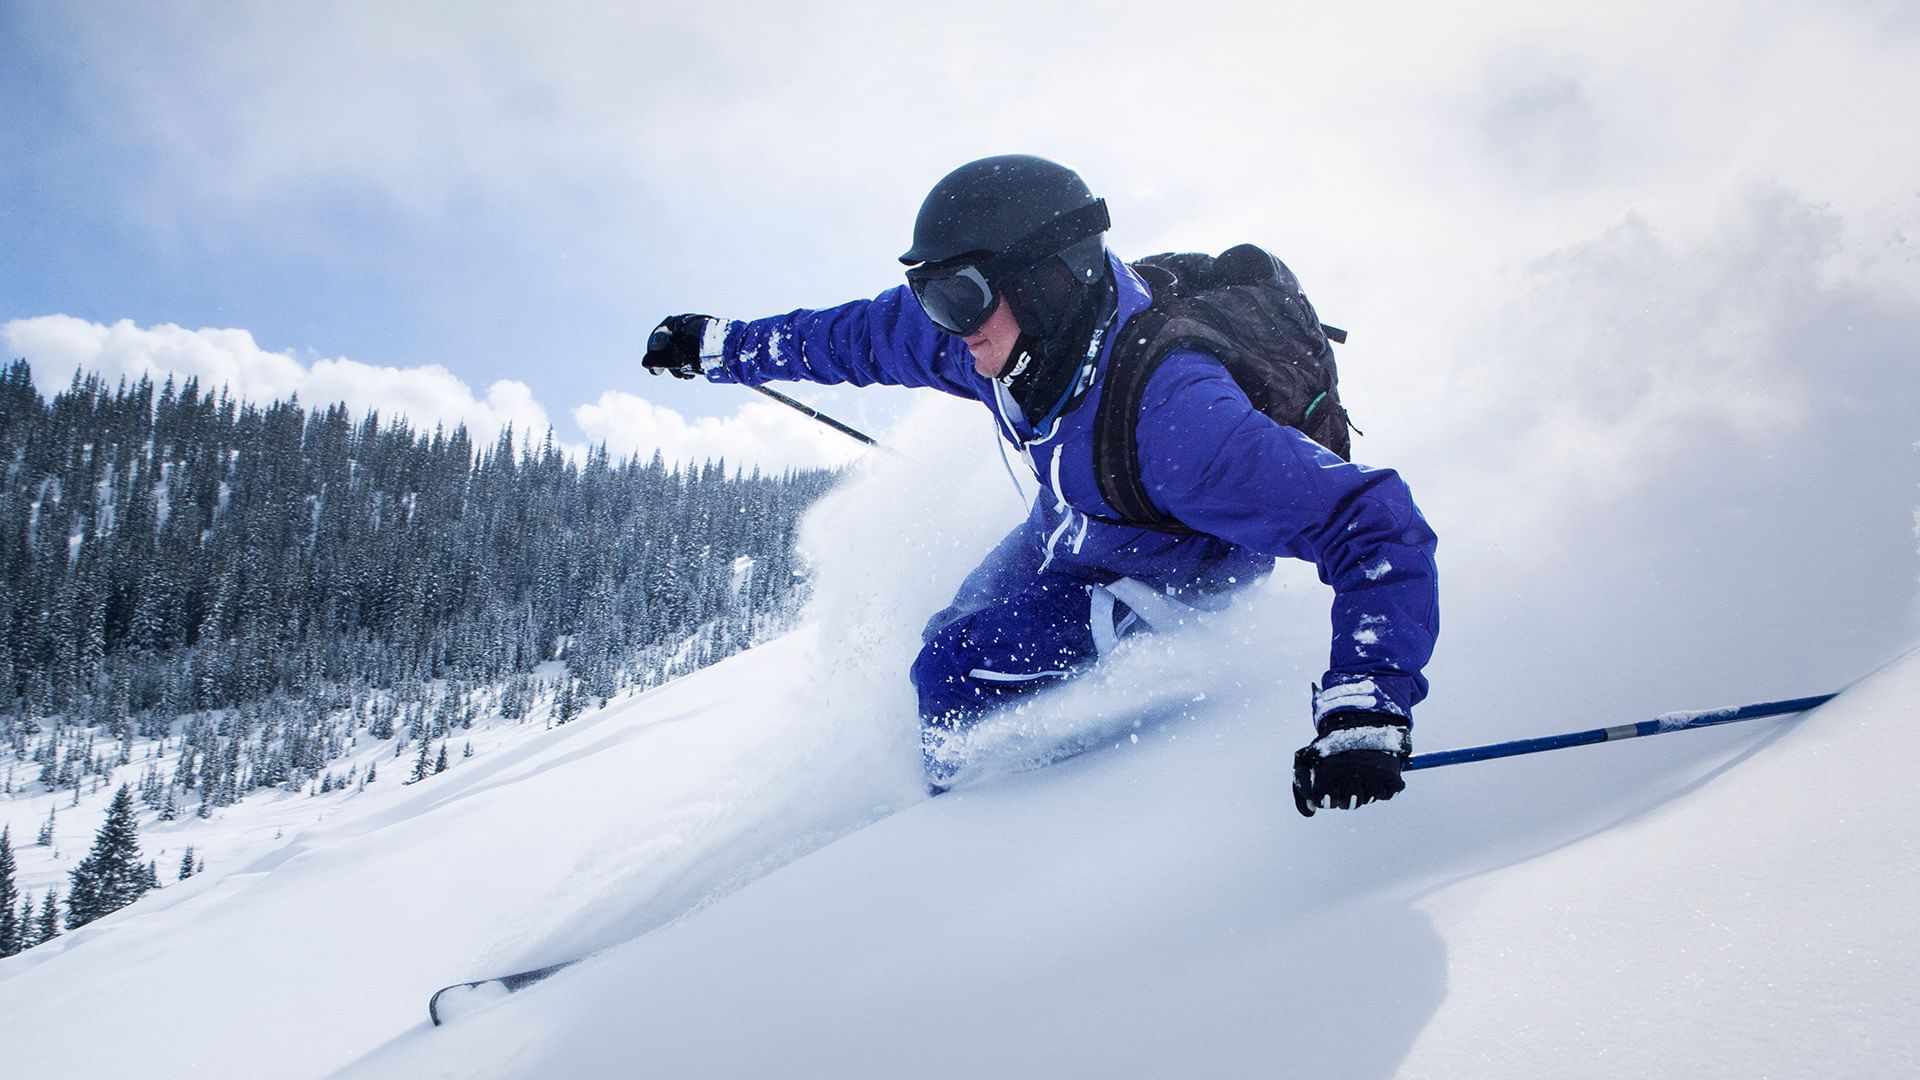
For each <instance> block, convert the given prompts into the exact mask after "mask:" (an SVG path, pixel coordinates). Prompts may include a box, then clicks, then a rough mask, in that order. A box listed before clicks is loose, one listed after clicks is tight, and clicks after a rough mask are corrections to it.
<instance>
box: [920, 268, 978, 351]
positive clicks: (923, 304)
mask: <svg viewBox="0 0 1920 1080" xmlns="http://www.w3.org/2000/svg"><path fill="white" fill-rule="evenodd" d="M907 286H908V287H909V288H911V289H912V290H913V298H914V299H915V300H918V301H920V310H922V311H924V312H926V313H927V318H929V319H931V320H933V325H935V326H937V327H939V328H940V329H942V330H945V331H946V332H947V333H949V334H958V335H960V336H961V337H965V336H966V335H968V334H971V333H973V332H974V331H975V330H978V329H980V327H981V326H982V325H984V324H985V323H986V321H987V316H989V315H992V314H993V309H994V306H995V304H996V303H997V301H996V300H995V298H994V293H993V286H992V285H990V284H988V283H987V275H986V274H985V273H983V272H982V271H981V269H980V267H978V266H976V265H974V264H971V263H957V264H956V263H942V264H939V265H935V266H916V267H914V268H913V269H911V270H908V271H907Z"/></svg>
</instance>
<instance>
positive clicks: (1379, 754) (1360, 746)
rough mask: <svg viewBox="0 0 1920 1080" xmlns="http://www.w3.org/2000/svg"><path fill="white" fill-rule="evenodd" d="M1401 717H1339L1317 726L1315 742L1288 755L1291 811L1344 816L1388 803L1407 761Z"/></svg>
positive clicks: (1409, 741) (1409, 743)
mask: <svg viewBox="0 0 1920 1080" xmlns="http://www.w3.org/2000/svg"><path fill="white" fill-rule="evenodd" d="M1408 726H1409V725H1408V723H1407V720H1406V718H1405V717H1400V716H1392V715H1389V714H1387V713H1377V712H1342V713H1335V714H1333V715H1332V716H1329V717H1327V718H1326V719H1325V720H1324V721H1322V722H1321V724H1320V737H1319V738H1317V739H1315V740H1313V741H1312V742H1310V743H1308V744H1307V745H1305V746H1303V747H1301V748H1300V749H1299V751H1298V752H1296V753H1295V754H1294V755H1293V805H1294V806H1296V807H1298V808H1299V810H1300V813H1301V814H1303V815H1305V816H1307V817H1312V816H1313V809H1314V807H1316V806H1317V807H1320V808H1322V809H1338V810H1350V809H1353V808H1355V807H1361V806H1365V805H1367V804H1368V803H1370V802H1372V801H1374V800H1375V799H1381V800H1386V799H1391V798H1393V797H1394V796H1395V795H1396V794H1398V793H1399V792H1400V791H1401V790H1403V789H1404V788H1405V787H1406V786H1407V782H1406V781H1405V780H1402V779H1400V770H1401V769H1402V768H1404V767H1405V766H1406V764H1407V759H1408V758H1409V757H1411V756H1412V755H1413V737H1412V735H1411V734H1409V732H1408Z"/></svg>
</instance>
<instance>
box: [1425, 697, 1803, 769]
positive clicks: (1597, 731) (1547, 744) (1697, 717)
mask: <svg viewBox="0 0 1920 1080" xmlns="http://www.w3.org/2000/svg"><path fill="white" fill-rule="evenodd" d="M1833 698H1834V695H1832V694H1820V695H1818V696H1815V697H1804V698H1793V699H1792V700H1789V701H1762V702H1759V703H1757V704H1753V705H1742V706H1740V707H1739V708H1728V709H1708V710H1705V711H1703V712H1688V713H1668V714H1667V715H1665V716H1661V717H1656V718H1655V719H1652V720H1642V721H1640V722H1639V723H1637V724H1621V725H1619V726H1617V727H1604V728H1594V729H1592V730H1591V731H1569V732H1567V733H1566V734H1564V735H1544V736H1541V737H1540V738H1537V739H1515V740H1514V741H1512V742H1503V743H1489V744H1487V745H1485V746H1467V747H1462V748H1461V749H1459V750H1439V751H1436V752H1434V753H1431V754H1416V755H1414V757H1413V760H1411V761H1409V762H1407V765H1406V769H1404V770H1402V771H1407V770H1412V769H1437V768H1439V767H1440V766H1442V765H1459V764H1461V763H1463V762H1468V761H1487V760H1490V759H1492V758H1503V757H1516V756H1518V755H1520V754H1538V753H1540V752H1542V751H1545V750H1559V749H1562V748H1563V747H1568V746H1586V745H1588V744H1590V743H1602V742H1615V741H1617V740H1620V739H1637V738H1639V737H1641V736H1642V735H1665V734H1666V733H1667V732H1669V731H1686V730H1689V729H1691V728H1703V727H1712V726H1714V725H1715V724H1737V723H1739V722H1740V721H1742V720H1758V719H1759V718H1760V717H1763V716H1784V715H1786V714H1787V713H1797V712H1805V711H1806V710H1808V709H1811V708H1814V707H1815V706H1818V705H1824V704H1826V703H1827V702H1829V701H1832V700H1833Z"/></svg>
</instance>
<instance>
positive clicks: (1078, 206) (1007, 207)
mask: <svg viewBox="0 0 1920 1080" xmlns="http://www.w3.org/2000/svg"><path fill="white" fill-rule="evenodd" d="M1107 224H1108V222H1107V204H1106V203H1105V202H1104V201H1103V200H1101V199H1098V198H1095V197H1094V194H1093V192H1092V191H1090V190H1088V188H1087V184H1086V181H1084V180H1082V179H1080V176H1079V174H1078V173H1075V172H1074V171H1073V170H1072V169H1069V168H1067V167H1066V166H1065V165H1060V164H1057V163H1055V162H1052V161H1048V160H1047V159H1045V158H1041V157H1034V156H1033V155H1031V154H1001V155H998V156H996V157H986V158H981V159H980V160H978V161H970V162H968V163H966V164H965V165H962V166H960V167H959V168H957V169H955V170H953V171H952V172H950V173H948V174H947V175H946V176H944V177H942V178H941V180H940V182H939V183H937V184H935V185H933V190H932V191H930V192H928V193H927V198H926V201H925V202H923V203H921V204H920V214H919V216H918V217H916V218H915V219H914V222H913V246H912V247H910V248H908V249H907V251H906V253H905V254H903V255H901V256H900V261H901V262H903V263H905V264H907V265H908V266H914V265H917V264H924V263H944V262H948V261H951V260H955V259H961V258H972V259H976V260H979V261H980V263H981V265H982V268H983V269H985V270H986V271H987V273H988V276H989V277H992V276H994V275H995V273H998V274H1001V275H1005V274H1010V273H1016V272H1018V271H1021V270H1025V269H1027V268H1029V267H1031V266H1033V265H1035V264H1037V263H1039V262H1040V261H1041V260H1042V259H1045V258H1047V257H1048V256H1050V255H1059V256H1061V257H1062V258H1064V259H1065V260H1066V261H1067V264H1068V266H1069V267H1070V268H1071V269H1072V270H1073V272H1074V277H1075V278H1076V279H1078V280H1079V281H1081V282H1090V281H1092V280H1093V279H1094V278H1096V277H1098V276H1099V274H1100V272H1101V271H1102V270H1103V269H1105V259H1104V258H1103V256H1102V252H1103V250H1104V244H1103V242H1102V241H1101V236H1102V234H1103V233H1105V232H1106V229H1107Z"/></svg>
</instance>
